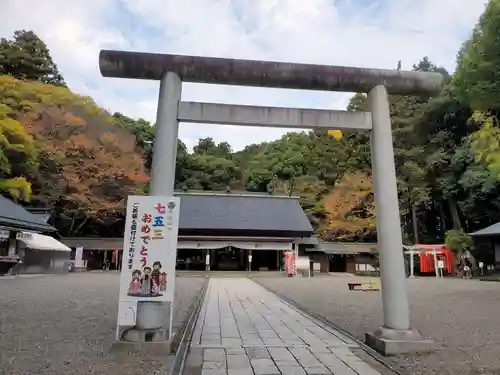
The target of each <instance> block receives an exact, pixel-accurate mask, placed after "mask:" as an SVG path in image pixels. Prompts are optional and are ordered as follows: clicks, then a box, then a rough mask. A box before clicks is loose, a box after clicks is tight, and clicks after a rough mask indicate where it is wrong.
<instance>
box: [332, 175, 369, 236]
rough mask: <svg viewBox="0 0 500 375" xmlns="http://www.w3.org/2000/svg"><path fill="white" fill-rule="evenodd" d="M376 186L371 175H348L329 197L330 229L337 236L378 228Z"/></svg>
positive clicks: (352, 234)
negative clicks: (374, 190)
mask: <svg viewBox="0 0 500 375" xmlns="http://www.w3.org/2000/svg"><path fill="white" fill-rule="evenodd" d="M372 189H373V188H372V181H371V179H370V177H368V176H367V175H365V174H363V173H356V174H354V175H346V176H344V178H343V179H342V180H340V181H339V182H338V183H337V184H336V185H335V186H334V187H333V188H332V190H331V191H330V192H329V193H328V194H327V195H326V196H325V199H324V207H325V211H326V212H327V220H328V229H329V230H331V232H332V233H333V234H334V236H335V237H336V238H337V239H341V238H347V237H353V236H354V235H355V234H356V233H359V232H361V231H366V230H374V229H375V207H374V205H373V198H372V197H371V194H372ZM358 211H359V212H358Z"/></svg>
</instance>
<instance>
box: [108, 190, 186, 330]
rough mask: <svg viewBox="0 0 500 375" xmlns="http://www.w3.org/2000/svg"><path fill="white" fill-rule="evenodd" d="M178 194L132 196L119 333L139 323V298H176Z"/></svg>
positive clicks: (121, 289)
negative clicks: (175, 195) (137, 319)
mask: <svg viewBox="0 0 500 375" xmlns="http://www.w3.org/2000/svg"><path fill="white" fill-rule="evenodd" d="M179 207H180V199H179V198H178V197H152V196H134V195H133V196H129V197H128V202H127V218H126V222H125V235H124V244H123V257H122V271H121V277H120V298H119V300H120V303H119V308H118V309H119V311H118V327H117V335H118V337H117V338H118V339H120V337H119V336H120V330H121V328H125V327H130V326H135V322H136V313H137V302H138V301H145V300H146V301H170V302H172V301H173V299H174V289H175V265H176V258H177V235H178V231H179Z"/></svg>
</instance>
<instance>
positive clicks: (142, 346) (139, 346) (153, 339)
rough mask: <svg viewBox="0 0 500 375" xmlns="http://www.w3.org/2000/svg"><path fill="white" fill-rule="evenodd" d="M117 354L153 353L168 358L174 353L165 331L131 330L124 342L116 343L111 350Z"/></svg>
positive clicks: (124, 337) (124, 336)
mask: <svg viewBox="0 0 500 375" xmlns="http://www.w3.org/2000/svg"><path fill="white" fill-rule="evenodd" d="M110 351H111V352H117V353H131V352H136V353H151V354H155V355H164V356H168V355H169V354H171V353H172V343H171V342H170V341H169V340H168V332H166V331H164V330H154V331H148V330H139V329H131V330H130V331H128V332H127V333H125V334H124V335H123V341H115V342H114V343H113V344H112V345H111V348H110Z"/></svg>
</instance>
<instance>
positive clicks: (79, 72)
mask: <svg viewBox="0 0 500 375" xmlns="http://www.w3.org/2000/svg"><path fill="white" fill-rule="evenodd" d="M484 3H485V0H439V1H436V0H421V1H418V2H416V1H413V0H378V1H376V0H373V1H371V2H369V1H364V0H336V1H335V0H307V1H303V0H184V1H177V0H72V1H67V0H45V1H43V2H34V1H31V0H3V1H2V15H1V16H0V21H1V22H0V36H3V37H10V35H11V34H12V32H13V31H14V30H16V29H32V30H34V31H35V32H36V33H37V34H38V35H39V36H40V37H41V38H42V39H44V40H45V42H46V43H47V44H48V46H49V48H50V49H51V51H52V54H53V56H54V59H55V61H56V62H57V64H58V65H59V67H60V69H61V71H62V73H63V75H64V76H65V78H66V80H67V81H68V83H69V84H70V86H71V87H72V89H73V90H75V91H77V92H79V93H82V94H86V95H90V96H92V97H94V98H95V99H96V101H97V102H98V103H99V104H101V105H102V106H104V107H105V108H107V109H109V110H111V111H119V112H122V113H124V114H127V115H130V116H134V117H144V118H146V119H148V120H154V118H155V115H156V97H157V93H158V83H157V82H143V81H124V80H117V79H107V78H103V77H101V76H100V74H99V70H98V65H97V61H98V53H99V50H100V49H101V48H114V49H127V50H142V51H150V52H163V53H182V54H193V55H207V56H219V57H233V58H250V59H265V60H281V61H296V62H309V63H324V64H331V65H351V66H365V67H376V68H394V67H395V66H396V64H397V61H398V60H402V62H403V67H406V68H411V66H412V64H413V63H415V62H417V61H418V60H419V59H420V58H421V57H423V56H429V57H430V58H431V60H432V61H434V62H435V63H437V64H439V65H444V66H445V67H446V68H448V69H449V70H453V68H454V64H455V55H456V52H457V50H458V47H459V45H460V43H461V41H462V39H463V38H465V37H466V36H467V34H468V33H469V32H470V30H471V29H472V27H473V26H474V23H475V22H476V20H477V18H478V16H479V15H480V13H481V12H482V10H483V9H484ZM183 99H184V100H192V101H212V102H225V103H238V104H254V105H286V106H298V107H320V108H341V109H342V108H345V105H346V103H347V96H346V95H345V94H335V93H324V92H313V93H310V92H303V91H285V90H273V89H258V88H240V87H226V86H217V85H195V84H186V85H184V87H183ZM282 133H283V131H282V130H278V129H256V128H240V127H229V126H213V125H212V126H210V125H188V124H182V125H181V129H180V137H181V138H182V139H183V140H184V141H186V142H187V143H188V145H192V144H193V143H195V142H196V141H197V138H199V137H207V136H212V137H213V138H215V139H216V140H218V141H221V140H227V141H229V142H230V143H231V144H232V145H233V147H235V148H237V149H239V148H242V147H243V146H244V145H246V144H248V143H252V142H258V141H262V140H268V139H272V138H275V137H278V136H279V135H280V134H282Z"/></svg>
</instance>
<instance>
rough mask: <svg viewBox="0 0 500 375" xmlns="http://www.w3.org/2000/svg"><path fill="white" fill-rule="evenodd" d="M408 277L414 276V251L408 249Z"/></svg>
mask: <svg viewBox="0 0 500 375" xmlns="http://www.w3.org/2000/svg"><path fill="white" fill-rule="evenodd" d="M410 277H415V252H414V251H413V250H412V251H410Z"/></svg>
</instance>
